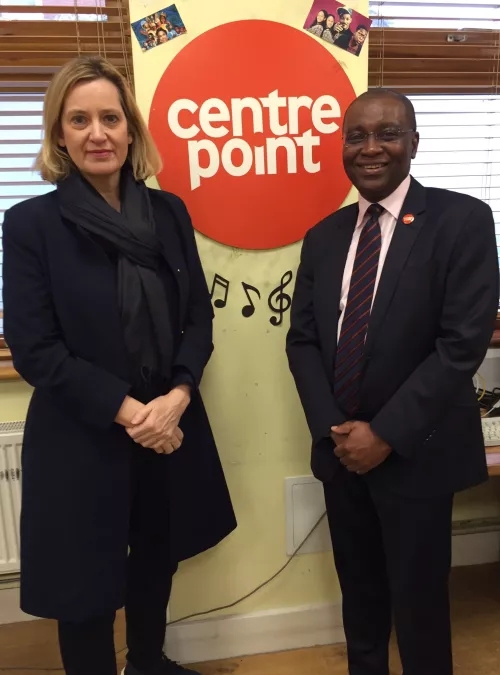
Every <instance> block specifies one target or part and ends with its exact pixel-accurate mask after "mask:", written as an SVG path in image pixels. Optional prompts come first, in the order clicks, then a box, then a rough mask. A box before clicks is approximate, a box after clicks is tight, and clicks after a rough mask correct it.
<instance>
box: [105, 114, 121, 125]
mask: <svg viewBox="0 0 500 675" xmlns="http://www.w3.org/2000/svg"><path fill="white" fill-rule="evenodd" d="M104 119H105V120H106V122H108V124H116V123H117V122H118V115H106V117H105V118H104Z"/></svg>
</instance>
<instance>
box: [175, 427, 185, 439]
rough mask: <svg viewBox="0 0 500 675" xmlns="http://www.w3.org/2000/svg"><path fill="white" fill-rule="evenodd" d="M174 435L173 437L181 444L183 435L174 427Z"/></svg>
mask: <svg viewBox="0 0 500 675" xmlns="http://www.w3.org/2000/svg"><path fill="white" fill-rule="evenodd" d="M174 435H175V436H176V438H178V439H179V441H180V442H181V443H182V441H183V440H184V434H183V432H182V429H179V427H176V428H175V431H174Z"/></svg>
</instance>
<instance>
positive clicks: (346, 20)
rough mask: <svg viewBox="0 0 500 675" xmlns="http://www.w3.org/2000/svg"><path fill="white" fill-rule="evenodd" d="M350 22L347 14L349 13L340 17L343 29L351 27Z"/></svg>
mask: <svg viewBox="0 0 500 675" xmlns="http://www.w3.org/2000/svg"><path fill="white" fill-rule="evenodd" d="M351 21H352V16H351V15H350V14H349V12H346V13H345V14H343V15H342V16H341V17H340V23H341V24H342V25H343V26H344V29H347V28H349V26H350V25H351Z"/></svg>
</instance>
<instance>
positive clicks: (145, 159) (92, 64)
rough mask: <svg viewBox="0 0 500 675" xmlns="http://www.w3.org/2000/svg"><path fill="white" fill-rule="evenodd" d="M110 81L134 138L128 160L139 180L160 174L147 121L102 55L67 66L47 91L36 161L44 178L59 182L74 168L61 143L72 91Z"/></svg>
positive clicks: (129, 92)
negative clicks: (62, 125)
mask: <svg viewBox="0 0 500 675" xmlns="http://www.w3.org/2000/svg"><path fill="white" fill-rule="evenodd" d="M101 79H105V80H109V81H110V82H111V83H112V84H114V85H115V87H116V88H117V89H118V93H119V96H120V102H121V105H122V108H123V112H124V113H125V118H126V120H127V124H128V131H129V133H130V135H131V136H132V143H131V145H130V148H129V155H128V157H129V161H130V164H131V165H132V170H133V172H134V176H135V179H136V180H146V178H150V177H151V176H154V175H156V174H157V173H159V172H160V171H161V168H162V161H161V158H160V154H159V152H158V150H157V148H156V145H155V143H154V141H153V139H152V137H151V134H150V133H149V130H148V128H147V126H146V123H145V122H144V119H143V117H142V115H141V112H140V110H139V107H138V105H137V103H136V101H135V99H134V95H133V94H132V91H131V89H130V87H129V85H128V83H127V81H126V80H125V78H124V77H123V76H122V75H121V73H120V72H119V71H118V70H117V69H116V68H115V67H114V66H113V65H112V64H111V63H110V62H109V61H107V60H106V59H104V58H102V57H101V56H84V57H80V58H77V59H73V60H72V61H69V62H68V63H66V64H65V65H64V66H63V67H62V68H61V70H60V71H59V72H58V73H57V75H56V76H55V77H54V79H53V80H52V82H51V83H50V85H49V88H48V89H47V94H46V95H45V102H44V106H43V127H44V132H45V134H44V139H43V143H42V147H41V150H40V152H39V153H38V156H37V158H36V161H35V169H36V170H37V171H40V173H41V175H42V178H43V179H44V180H46V181H49V182H50V183H56V182H57V181H59V180H63V179H64V178H66V177H67V176H68V175H69V173H70V171H71V169H72V168H73V167H74V165H73V163H72V161H71V158H70V157H69V155H68V153H67V152H66V150H65V149H64V148H61V147H60V146H59V144H58V140H59V137H60V133H61V115H62V111H63V108H64V104H65V102H66V99H67V97H68V94H69V93H70V91H71V90H72V89H73V88H74V87H75V86H76V85H77V84H80V82H92V81H94V80H101Z"/></svg>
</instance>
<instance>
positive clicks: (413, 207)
mask: <svg viewBox="0 0 500 675" xmlns="http://www.w3.org/2000/svg"><path fill="white" fill-rule="evenodd" d="M408 214H411V215H413V216H414V218H415V219H414V221H413V222H412V223H408V224H405V223H404V222H403V218H404V216H405V215H408ZM424 222H425V188H424V187H423V186H422V185H420V183H418V182H417V181H416V180H414V179H413V178H412V181H411V185H410V189H409V191H408V195H407V196H406V199H405V202H404V204H403V208H402V209H401V213H400V214H399V219H398V222H397V224H396V229H395V230H394V235H393V237H392V241H391V245H390V247H389V251H388V253H387V257H386V259H385V263H384V268H383V270H382V275H381V277H380V282H379V285H378V289H377V294H376V296H375V301H374V303H373V309H372V313H371V316H370V323H369V325H368V334H367V338H366V345H365V354H367V355H369V354H370V350H371V348H372V347H373V344H374V342H375V340H376V338H377V333H378V330H379V329H380V326H381V325H382V322H383V320H384V317H385V315H386V313H387V310H388V309H389V306H390V304H391V300H392V298H393V296H394V293H395V291H396V288H397V285H398V280H399V276H400V274H401V272H402V271H403V269H404V267H405V265H406V262H407V260H408V257H409V255H410V253H411V250H412V248H413V245H414V244H415V241H416V240H417V237H418V235H419V233H420V230H421V228H422V226H423V224H424Z"/></svg>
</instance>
